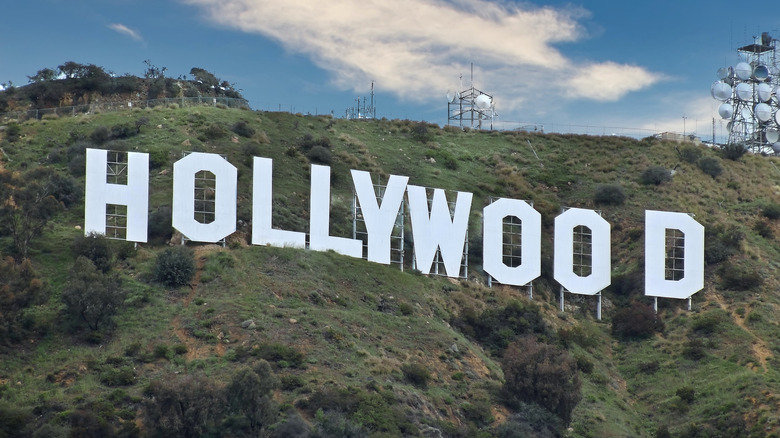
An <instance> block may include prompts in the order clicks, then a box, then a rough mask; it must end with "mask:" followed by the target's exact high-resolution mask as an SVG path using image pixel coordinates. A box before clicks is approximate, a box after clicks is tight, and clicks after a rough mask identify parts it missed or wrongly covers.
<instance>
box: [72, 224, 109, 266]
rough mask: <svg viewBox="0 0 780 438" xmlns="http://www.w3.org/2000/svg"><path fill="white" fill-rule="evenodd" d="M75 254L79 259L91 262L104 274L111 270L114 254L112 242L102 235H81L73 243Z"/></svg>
mask: <svg viewBox="0 0 780 438" xmlns="http://www.w3.org/2000/svg"><path fill="white" fill-rule="evenodd" d="M73 252H74V253H75V255H76V256H77V257H78V256H84V257H86V258H88V259H89V260H91V261H92V263H94V264H95V267H96V268H97V269H99V270H100V271H101V272H103V273H106V272H108V271H110V270H111V266H112V264H113V259H114V252H113V249H112V248H111V242H109V240H108V239H107V238H106V236H104V235H102V234H98V233H89V234H87V235H86V236H85V235H83V234H79V235H78V236H76V239H75V240H74V242H73Z"/></svg>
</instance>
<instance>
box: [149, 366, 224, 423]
mask: <svg viewBox="0 0 780 438" xmlns="http://www.w3.org/2000/svg"><path fill="white" fill-rule="evenodd" d="M145 393H146V395H147V396H148V398H147V399H146V403H145V404H144V409H143V416H144V424H145V425H146V427H147V431H148V432H149V435H150V436H204V435H206V433H207V432H211V431H214V430H216V429H217V427H218V425H219V423H220V420H222V418H224V413H225V405H226V399H225V394H224V392H223V391H222V390H221V389H220V388H219V387H217V386H216V385H215V384H214V383H213V380H211V379H209V378H207V377H205V376H203V375H201V374H194V375H193V374H190V375H187V376H183V377H176V378H167V379H155V380H152V381H151V382H150V383H149V386H148V387H147V388H146V390H145Z"/></svg>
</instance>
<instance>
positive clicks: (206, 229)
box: [173, 152, 238, 243]
mask: <svg viewBox="0 0 780 438" xmlns="http://www.w3.org/2000/svg"><path fill="white" fill-rule="evenodd" d="M200 171H207V172H211V173H213V174H214V177H215V178H216V187H215V189H214V191H215V194H214V196H215V198H214V202H215V204H214V222H211V223H208V224H202V223H200V222H198V221H196V220H195V174H196V173H198V172H200ZM237 186H238V171H237V170H236V168H235V166H233V165H232V164H230V163H228V161H227V160H226V159H224V158H222V157H221V156H219V155H216V154H206V153H202V152H193V153H191V154H189V155H187V156H186V157H184V158H182V159H181V160H179V161H177V162H175V163H173V226H174V227H175V228H176V229H177V230H179V231H180V232H181V233H182V234H184V236H186V237H187V239H190V240H193V241H196V242H212V243H213V242H219V241H220V240H222V239H224V238H225V237H227V236H228V235H230V234H231V233H233V232H234V231H236V194H237Z"/></svg>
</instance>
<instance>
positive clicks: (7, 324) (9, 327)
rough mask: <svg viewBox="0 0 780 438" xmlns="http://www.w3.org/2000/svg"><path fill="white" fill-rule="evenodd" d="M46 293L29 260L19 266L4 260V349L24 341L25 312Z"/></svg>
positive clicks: (0, 269)
mask: <svg viewBox="0 0 780 438" xmlns="http://www.w3.org/2000/svg"><path fill="white" fill-rule="evenodd" d="M43 292H44V290H43V283H42V282H41V280H40V279H39V278H38V276H37V274H36V272H35V271H34V270H33V267H32V263H31V262H30V260H29V259H26V260H24V261H23V262H22V263H19V264H17V263H16V261H15V260H14V259H13V257H1V256H0V309H2V310H0V345H4V344H8V343H10V342H18V341H20V340H22V338H23V337H24V335H25V334H26V331H27V330H26V326H27V324H26V323H25V320H26V318H24V316H23V315H24V309H26V308H28V307H29V306H31V305H33V304H36V303H38V302H40V301H42V298H43ZM0 389H2V385H0ZM0 392H1V391H0Z"/></svg>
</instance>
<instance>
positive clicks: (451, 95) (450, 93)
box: [447, 91, 455, 103]
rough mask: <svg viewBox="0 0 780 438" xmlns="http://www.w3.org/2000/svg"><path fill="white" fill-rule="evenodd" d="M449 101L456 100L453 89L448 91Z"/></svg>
mask: <svg viewBox="0 0 780 438" xmlns="http://www.w3.org/2000/svg"><path fill="white" fill-rule="evenodd" d="M447 102H449V103H453V102H455V93H453V92H452V91H447Z"/></svg>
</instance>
